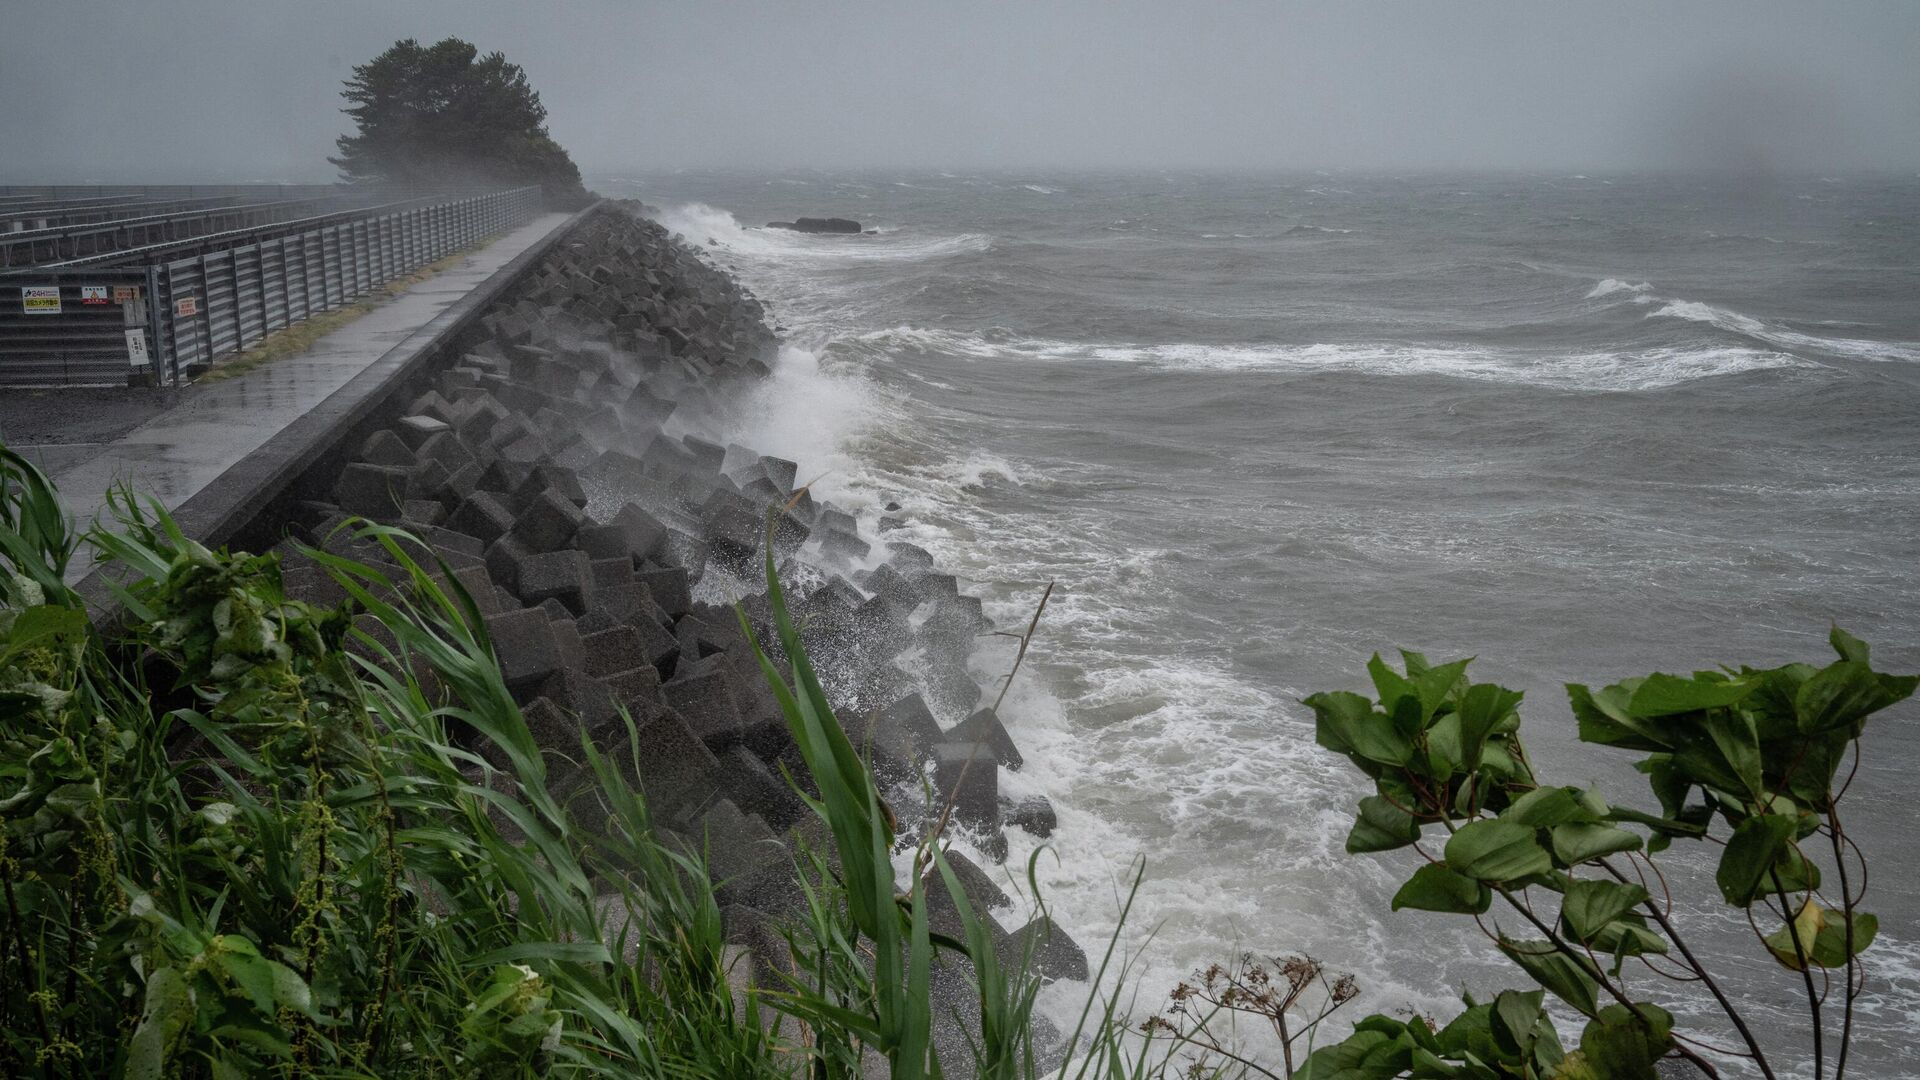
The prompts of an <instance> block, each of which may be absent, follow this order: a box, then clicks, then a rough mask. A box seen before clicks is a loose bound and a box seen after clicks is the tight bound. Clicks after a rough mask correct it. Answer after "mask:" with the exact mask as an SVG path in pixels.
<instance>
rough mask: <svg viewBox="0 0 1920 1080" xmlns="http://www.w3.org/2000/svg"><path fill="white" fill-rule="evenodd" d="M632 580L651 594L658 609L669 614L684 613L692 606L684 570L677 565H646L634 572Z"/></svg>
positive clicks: (689, 588) (691, 597)
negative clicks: (643, 586)
mask: <svg viewBox="0 0 1920 1080" xmlns="http://www.w3.org/2000/svg"><path fill="white" fill-rule="evenodd" d="M634 580H635V581H637V582H639V583H640V584H642V585H645V586H646V587H647V589H648V591H650V592H651V593H652V594H653V601H654V603H656V604H659V605H660V610H662V611H664V612H666V613H667V614H668V615H671V616H680V615H685V614H686V613H687V611H688V609H690V608H692V607H693V592H692V589H691V587H690V586H689V585H688V584H687V572H686V570H684V569H682V568H680V567H678V566H666V567H661V566H647V567H642V568H641V569H640V570H639V571H637V572H636V573H635V574H634Z"/></svg>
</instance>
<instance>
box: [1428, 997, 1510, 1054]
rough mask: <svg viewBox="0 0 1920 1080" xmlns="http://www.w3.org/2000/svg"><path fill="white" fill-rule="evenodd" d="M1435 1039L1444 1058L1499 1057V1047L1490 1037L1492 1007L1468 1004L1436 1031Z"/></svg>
mask: <svg viewBox="0 0 1920 1080" xmlns="http://www.w3.org/2000/svg"><path fill="white" fill-rule="evenodd" d="M1438 1038H1439V1040H1440V1049H1441V1052H1443V1053H1445V1054H1446V1055H1447V1056H1448V1057H1453V1058H1458V1057H1464V1056H1467V1055H1472V1056H1474V1057H1477V1058H1481V1059H1497V1058H1498V1057H1499V1056H1500V1044H1499V1042H1498V1041H1496V1040H1495V1039H1494V1036H1493V1006H1492V1005H1469V1006H1468V1007H1467V1009H1466V1011H1464V1012H1462V1013H1461V1014H1460V1015H1459V1016H1456V1017H1454V1018H1453V1019H1452V1020H1449V1021H1448V1022H1447V1025H1446V1026H1445V1027H1443V1028H1441V1029H1440V1031H1439V1032H1438Z"/></svg>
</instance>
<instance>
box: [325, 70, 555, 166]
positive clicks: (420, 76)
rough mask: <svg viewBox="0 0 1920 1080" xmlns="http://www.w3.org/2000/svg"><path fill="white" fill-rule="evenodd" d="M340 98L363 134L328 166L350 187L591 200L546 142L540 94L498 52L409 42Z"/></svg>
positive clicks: (347, 140)
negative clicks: (537, 193) (535, 187)
mask: <svg viewBox="0 0 1920 1080" xmlns="http://www.w3.org/2000/svg"><path fill="white" fill-rule="evenodd" d="M341 96H342V97H344V98H346V99H347V101H348V102H350V104H349V105H348V107H347V108H345V109H343V110H342V111H343V112H345V113H346V114H347V115H348V116H351V117H353V121H354V124H355V126H356V128H357V130H356V131H355V132H354V133H353V134H350V135H342V136H340V138H339V139H338V140H336V141H337V143H338V145H339V148H340V155H339V156H338V157H334V158H329V159H328V160H330V161H332V162H333V164H334V165H336V166H338V167H339V169H340V172H341V175H342V176H344V177H345V178H346V179H348V180H350V181H355V182H366V183H381V182H384V183H402V184H424V185H437V184H449V183H470V182H480V183H501V184H539V185H541V186H542V187H543V188H545V189H546V194H547V197H548V198H549V199H552V200H555V201H559V202H565V201H569V200H578V199H581V198H584V197H585V195H586V191H585V189H584V188H583V187H582V186H581V183H580V170H579V169H578V168H577V167H575V166H574V164H573V159H572V158H571V157H569V156H568V155H567V152H566V150H565V149H564V148H562V147H561V146H560V144H559V143H556V142H554V141H553V137H552V136H551V135H549V134H547V125H546V120H547V110H546V107H545V106H543V105H541V104H540V95H539V93H538V92H537V91H535V90H534V89H533V87H532V85H531V84H529V83H528V82H527V75H526V72H524V71H522V70H521V69H520V65H518V64H512V63H508V62H507V58H506V56H505V55H504V54H502V53H499V52H491V53H487V54H486V55H485V56H482V55H480V53H479V50H478V49H476V48H475V47H474V46H473V45H472V44H470V43H468V42H465V41H462V40H460V39H459V38H451V37H450V38H447V39H446V40H444V41H440V42H437V43H435V44H433V45H422V44H420V43H419V42H417V41H415V40H413V39H412V38H408V39H406V40H405V41H400V42H396V43H395V44H394V46H393V47H392V48H390V49H388V50H387V51H386V52H383V53H381V54H380V55H379V56H377V57H375V58H374V59H373V60H372V61H371V62H369V63H366V64H361V65H358V66H356V67H355V68H354V69H353V78H351V79H348V80H347V82H346V89H345V90H343V91H342V92H341Z"/></svg>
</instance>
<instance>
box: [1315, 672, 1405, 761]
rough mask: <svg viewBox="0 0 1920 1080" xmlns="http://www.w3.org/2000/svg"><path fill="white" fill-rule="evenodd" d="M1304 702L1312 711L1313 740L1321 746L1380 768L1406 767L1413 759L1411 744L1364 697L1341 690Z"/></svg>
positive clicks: (1319, 695)
mask: <svg viewBox="0 0 1920 1080" xmlns="http://www.w3.org/2000/svg"><path fill="white" fill-rule="evenodd" d="M1306 703H1307V705H1308V706H1309V707H1310V708H1312V709H1313V713H1314V737H1315V741H1317V742H1319V744H1320V745H1321V746H1324V747H1326V748H1327V749H1329V750H1334V751H1337V752H1339V753H1342V754H1351V755H1355V756H1357V757H1362V758H1365V759H1367V760H1368V761H1373V762H1378V763H1379V764H1382V765H1405V764H1406V763H1407V762H1408V760H1409V759H1411V758H1412V756H1413V742H1412V741H1411V740H1410V739H1408V738H1406V737H1404V736H1402V735H1401V734H1400V733H1399V732H1398V731H1397V730H1396V729H1395V727H1394V724H1393V721H1392V720H1390V719H1389V718H1388V717H1387V716H1386V715H1385V714H1382V713H1380V712H1378V711H1376V710H1375V709H1374V708H1373V703H1372V702H1369V701H1368V700H1367V699H1366V698H1363V697H1361V696H1360V695H1358V694H1352V693H1348V692H1346V691H1344V690H1343V691H1336V692H1334V693H1330V694H1315V695H1313V696H1312V697H1310V698H1308V699H1307V700H1306Z"/></svg>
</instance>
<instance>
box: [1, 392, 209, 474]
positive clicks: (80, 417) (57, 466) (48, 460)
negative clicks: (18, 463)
mask: <svg viewBox="0 0 1920 1080" xmlns="http://www.w3.org/2000/svg"><path fill="white" fill-rule="evenodd" d="M191 392H192V388H191V387H189V388H187V389H184V390H161V389H153V388H147V387H128V388H127V389H124V390H123V389H119V388H115V387H76V388H70V389H63V390H0V443H4V444H6V445H7V446H10V447H12V448H13V449H15V450H17V451H19V452H20V453H21V454H22V455H23V456H24V457H25V458H26V459H27V460H28V461H31V462H33V463H34V464H35V465H38V466H40V467H41V468H42V469H45V470H46V471H47V472H48V473H50V474H53V475H54V476H56V477H57V476H58V475H59V474H60V473H62V472H65V471H66V470H68V469H71V468H74V467H75V466H77V465H80V464H82V463H84V462H86V461H88V460H89V459H91V458H93V457H95V456H97V455H98V454H99V453H100V451H101V449H102V448H103V447H104V446H106V444H108V443H110V442H112V441H113V440H115V439H118V438H119V437H120V436H122V435H125V434H126V433H127V432H129V431H132V430H133V429H134V428H136V427H139V426H140V425H141V424H143V423H145V422H146V421H147V420H149V419H151V418H153V417H155V416H158V415H159V414H161V413H163V412H166V411H167V410H168V409H172V408H175V407H177V406H178V405H179V404H180V403H181V402H182V401H184V400H185V397H184V395H186V394H189V393H191Z"/></svg>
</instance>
